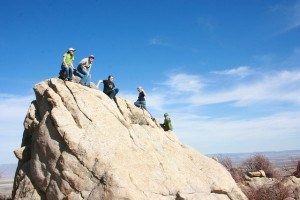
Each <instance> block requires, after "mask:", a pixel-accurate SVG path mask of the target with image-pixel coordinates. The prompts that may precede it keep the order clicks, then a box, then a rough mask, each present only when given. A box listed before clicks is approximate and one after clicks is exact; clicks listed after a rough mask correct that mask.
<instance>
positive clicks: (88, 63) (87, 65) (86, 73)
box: [77, 55, 95, 87]
mask: <svg viewBox="0 0 300 200" xmlns="http://www.w3.org/2000/svg"><path fill="white" fill-rule="evenodd" d="M94 59H95V57H94V55H90V56H89V57H88V58H84V59H82V60H81V61H80V63H79V64H78V67H77V70H78V72H79V73H80V75H81V76H82V78H81V81H80V82H79V83H80V84H81V85H85V86H88V87H90V84H91V73H90V71H91V67H92V63H93V61H94Z"/></svg>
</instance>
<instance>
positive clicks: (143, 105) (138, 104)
mask: <svg viewBox="0 0 300 200" xmlns="http://www.w3.org/2000/svg"><path fill="white" fill-rule="evenodd" d="M134 105H135V106H136V107H139V108H142V107H143V108H144V109H145V110H147V107H146V101H139V100H137V101H136V102H134Z"/></svg>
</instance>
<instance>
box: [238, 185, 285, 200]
mask: <svg viewBox="0 0 300 200" xmlns="http://www.w3.org/2000/svg"><path fill="white" fill-rule="evenodd" d="M243 192H244V193H245V195H246V196H247V197H248V198H249V199H251V200H283V199H285V198H287V197H289V196H290V193H289V190H288V188H287V187H285V186H284V185H283V184H281V183H275V184H273V185H267V186H263V187H261V188H259V189H257V190H255V189H253V188H251V189H248V190H247V191H245V190H244V191H243Z"/></svg>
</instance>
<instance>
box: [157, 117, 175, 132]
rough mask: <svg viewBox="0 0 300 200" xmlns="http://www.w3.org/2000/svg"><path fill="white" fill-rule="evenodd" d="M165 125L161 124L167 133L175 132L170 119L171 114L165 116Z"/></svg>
mask: <svg viewBox="0 0 300 200" xmlns="http://www.w3.org/2000/svg"><path fill="white" fill-rule="evenodd" d="M164 118H165V120H164V123H163V124H160V126H161V127H162V128H163V129H164V130H165V131H169V130H171V131H172V130H173V126H172V123H171V119H170V117H169V114H168V113H165V114H164Z"/></svg>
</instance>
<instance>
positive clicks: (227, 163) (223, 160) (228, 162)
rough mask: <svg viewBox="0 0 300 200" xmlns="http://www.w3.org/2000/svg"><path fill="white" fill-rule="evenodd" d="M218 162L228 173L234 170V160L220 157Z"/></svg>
mask: <svg viewBox="0 0 300 200" xmlns="http://www.w3.org/2000/svg"><path fill="white" fill-rule="evenodd" d="M218 160H219V162H220V163H221V164H222V165H223V166H224V167H225V168H226V169H227V170H228V171H230V170H231V169H232V168H233V164H232V160H231V159H230V158H228V157H224V158H223V157H219V158H218Z"/></svg>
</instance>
